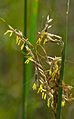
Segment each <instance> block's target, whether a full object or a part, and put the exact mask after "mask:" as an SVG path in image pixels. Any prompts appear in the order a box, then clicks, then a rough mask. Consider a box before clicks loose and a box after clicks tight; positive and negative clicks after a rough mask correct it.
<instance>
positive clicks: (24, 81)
mask: <svg viewBox="0 0 74 119" xmlns="http://www.w3.org/2000/svg"><path fill="white" fill-rule="evenodd" d="M26 35H27V0H24V36H25V37H26ZM24 62H25V58H24V57H23V84H22V85H23V91H22V92H23V94H22V119H27V111H26V110H27V109H26V106H25V103H26V94H25V93H26V88H25V84H26V77H25V72H26V68H25V65H24Z"/></svg>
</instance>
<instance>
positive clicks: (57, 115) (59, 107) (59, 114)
mask: <svg viewBox="0 0 74 119" xmlns="http://www.w3.org/2000/svg"><path fill="white" fill-rule="evenodd" d="M69 6H70V0H67V11H66V36H65V39H64V49H63V52H62V64H61V71H60V82H59V83H60V84H59V85H61V84H62V80H63V77H64V65H65V57H66V47H67V39H68V15H69ZM61 101H62V87H59V91H58V103H57V110H56V119H60V118H61Z"/></svg>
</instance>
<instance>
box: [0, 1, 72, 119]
mask: <svg viewBox="0 0 74 119" xmlns="http://www.w3.org/2000/svg"><path fill="white" fill-rule="evenodd" d="M33 1H34V0H27V2H28V5H27V14H28V15H27V36H29V32H30V33H31V31H30V30H31V28H30V27H31V25H32V24H31V23H30V18H31V17H32V13H31V11H32V10H31V9H32V7H35V6H32V7H31V5H32V2H33ZM66 8H67V0H60V1H59V0H39V1H38V13H37V23H36V30H35V34H36V36H37V32H38V31H41V30H42V28H43V27H44V24H45V20H46V16H47V15H48V14H49V15H50V16H51V17H52V18H53V27H52V28H51V29H50V32H52V33H55V34H59V35H60V36H62V37H63V39H64V38H65V34H66V31H65V29H66V28H65V26H66V22H65V21H66ZM73 12H74V0H71V2H70V13H69V24H68V30H69V32H68V44H67V55H66V62H65V73H64V79H65V82H66V83H67V84H69V85H72V86H73V87H74V20H73V18H74V13H73ZM0 17H2V18H4V19H5V20H6V21H7V22H8V24H10V25H11V26H12V27H14V28H17V29H19V30H21V31H22V32H23V31H24V20H25V19H24V0H13V1H11V0H0ZM31 19H32V18H31ZM32 20H34V19H32ZM32 22H33V21H32ZM6 30H7V26H6V24H5V23H3V22H2V21H0V119H22V91H23V88H22V87H23V84H22V83H23V56H22V54H21V53H20V52H19V51H18V50H17V47H16V45H15V37H14V36H13V37H12V38H9V37H8V36H4V35H3V34H4V32H5V31H6ZM36 36H35V37H36ZM33 40H34V41H35V40H36V38H35V39H32V42H33ZM48 51H49V54H50V55H52V54H54V55H56V56H59V49H58V48H56V46H54V47H53V46H48ZM27 72H28V75H29V74H30V70H28V71H27ZM33 79H34V71H32V76H31V82H33ZM28 84H29V88H30V93H29V96H28V98H27V103H28V104H27V119H45V118H47V119H54V116H53V112H52V110H51V109H48V108H47V106H46V102H44V101H43V100H42V99H41V96H39V95H36V93H35V92H33V91H32V88H31V86H32V83H30V82H29V80H28V82H27V83H26V84H25V85H28ZM72 93H73V96H74V89H73V90H72ZM62 119H74V102H72V103H71V104H67V105H65V107H64V108H63V109H62Z"/></svg>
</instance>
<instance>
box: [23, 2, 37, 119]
mask: <svg viewBox="0 0 74 119" xmlns="http://www.w3.org/2000/svg"><path fill="white" fill-rule="evenodd" d="M27 3H28V1H27V0H25V8H24V36H25V37H26V34H27V13H29V12H30V11H29V12H27ZM37 9H38V0H32V5H31V17H30V26H29V27H30V29H29V30H30V31H29V41H30V42H32V43H33V42H34V40H35V36H36V35H35V34H36V22H37ZM24 61H25V59H24ZM23 70H24V71H23V119H27V105H28V95H29V87H30V81H31V75H32V65H31V63H30V64H28V65H25V64H23ZM27 82H29V83H27ZM26 84H27V85H26ZM24 104H25V105H24Z"/></svg>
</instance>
